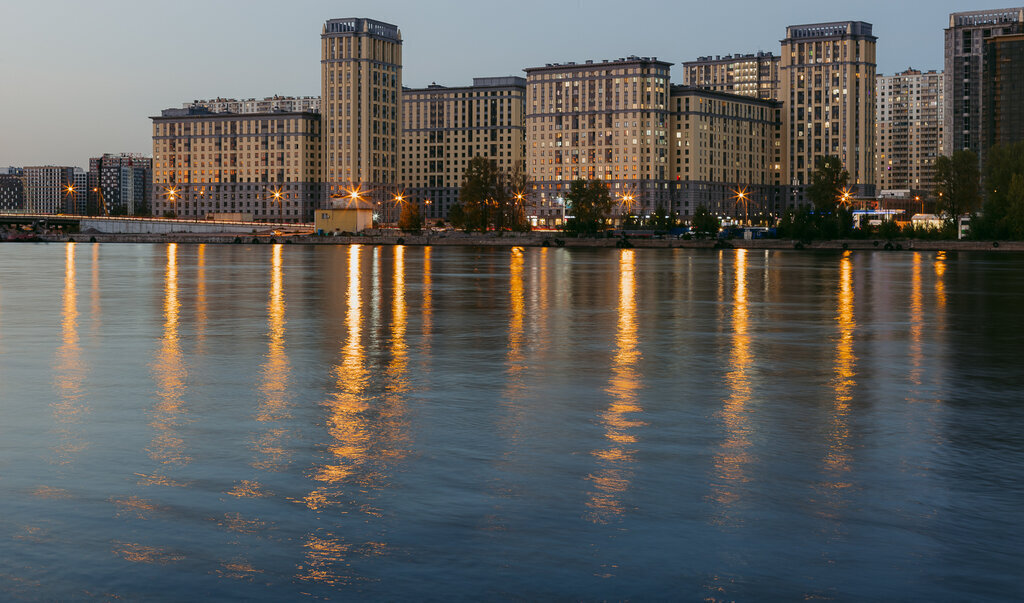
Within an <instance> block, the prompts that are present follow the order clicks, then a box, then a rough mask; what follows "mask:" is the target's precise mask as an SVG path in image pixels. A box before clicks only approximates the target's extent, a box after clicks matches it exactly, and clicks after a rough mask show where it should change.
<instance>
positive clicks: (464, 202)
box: [459, 155, 530, 230]
mask: <svg viewBox="0 0 1024 603" xmlns="http://www.w3.org/2000/svg"><path fill="white" fill-rule="evenodd" d="M529 188H530V182H529V179H528V178H527V176H526V174H525V172H523V171H522V170H520V169H518V168H517V169H514V170H513V171H512V172H511V173H509V172H505V171H503V170H502V169H500V168H499V167H498V166H497V164H495V162H494V161H492V160H489V159H485V158H483V157H480V156H479V155H478V156H476V157H474V158H473V159H471V160H470V162H469V165H468V166H466V172H465V177H464V179H463V181H462V187H461V188H460V189H459V203H460V205H461V206H462V221H463V228H465V229H466V230H486V229H487V228H488V227H493V228H494V229H495V230H528V229H529V228H528V226H527V224H528V222H527V219H526V207H525V202H526V196H525V191H527V190H528V189H529Z"/></svg>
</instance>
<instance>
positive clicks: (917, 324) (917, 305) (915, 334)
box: [909, 253, 924, 386]
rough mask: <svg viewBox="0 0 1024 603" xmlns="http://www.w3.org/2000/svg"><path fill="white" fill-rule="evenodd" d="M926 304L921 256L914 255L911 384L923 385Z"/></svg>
mask: <svg viewBox="0 0 1024 603" xmlns="http://www.w3.org/2000/svg"><path fill="white" fill-rule="evenodd" d="M923 321H924V303H923V301H922V299H921V254H920V253H915V254H914V268H913V272H912V273H911V277H910V375H909V378H910V382H911V383H912V384H914V385H917V386H920V385H921V373H922V368H921V365H922V363H923V361H924V354H923V350H922V343H921V335H922V332H923V330H924V324H923Z"/></svg>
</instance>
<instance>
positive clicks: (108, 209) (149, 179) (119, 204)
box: [87, 153, 153, 215]
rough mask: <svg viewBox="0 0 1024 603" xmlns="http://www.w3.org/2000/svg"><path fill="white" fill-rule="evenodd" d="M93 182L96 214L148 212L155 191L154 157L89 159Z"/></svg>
mask: <svg viewBox="0 0 1024 603" xmlns="http://www.w3.org/2000/svg"><path fill="white" fill-rule="evenodd" d="M89 183H90V184H91V187H90V186H88V185H87V189H88V191H89V193H90V197H89V199H90V205H91V206H92V207H93V208H94V209H93V212H94V213H97V214H115V215H116V214H122V215H125V214H127V215H134V214H136V213H138V212H139V211H146V210H148V209H149V207H150V194H151V193H152V183H153V158H152V157H146V156H144V155H137V154H134V153H121V154H114V153H106V154H104V155H102V156H101V157H93V158H91V159H89ZM100 200H102V203H103V206H100Z"/></svg>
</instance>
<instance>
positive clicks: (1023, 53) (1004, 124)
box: [982, 34, 1024, 157]
mask: <svg viewBox="0 0 1024 603" xmlns="http://www.w3.org/2000/svg"><path fill="white" fill-rule="evenodd" d="M984 63H985V77H984V80H985V91H984V95H983V105H982V115H983V116H984V121H983V128H982V134H983V135H982V142H983V145H984V146H983V149H982V156H983V157H984V156H985V154H987V151H988V149H990V148H991V147H992V146H994V145H997V144H1012V143H1015V142H1020V141H1022V140H1024V34H1016V35H1009V36H996V37H993V38H989V39H988V40H986V41H985V61H984Z"/></svg>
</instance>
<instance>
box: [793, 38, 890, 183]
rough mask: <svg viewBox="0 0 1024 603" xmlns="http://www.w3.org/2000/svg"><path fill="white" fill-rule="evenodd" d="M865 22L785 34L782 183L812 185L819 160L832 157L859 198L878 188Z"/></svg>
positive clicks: (870, 49)
mask: <svg viewBox="0 0 1024 603" xmlns="http://www.w3.org/2000/svg"><path fill="white" fill-rule="evenodd" d="M871 29H872V26H871V24H870V23H864V22H863V21H842V22H836V23H815V24H811V25H794V26H790V27H787V28H786V39H785V40H782V66H781V73H780V79H781V80H782V83H781V89H782V98H781V99H780V100H782V101H783V102H785V103H786V110H785V111H784V115H783V123H784V124H785V128H784V129H785V132H786V133H785V135H784V138H785V140H786V141H787V142H788V145H789V148H788V149H787V153H786V158H785V162H786V165H787V170H786V171H787V174H788V179H787V183H788V184H790V185H792V186H794V187H802V186H806V185H807V184H810V180H811V172H813V171H814V163H815V160H816V159H817V158H818V157H822V156H825V155H835V156H837V157H839V159H840V160H841V161H842V162H843V166H844V167H845V168H846V170H847V171H848V172H849V173H850V185H851V187H852V188H853V189H854V194H856V195H872V194H873V193H874V186H875V42H876V40H877V39H878V38H876V37H875V36H873V35H872V34H871Z"/></svg>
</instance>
